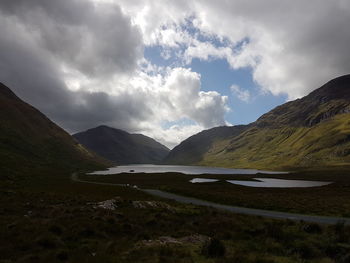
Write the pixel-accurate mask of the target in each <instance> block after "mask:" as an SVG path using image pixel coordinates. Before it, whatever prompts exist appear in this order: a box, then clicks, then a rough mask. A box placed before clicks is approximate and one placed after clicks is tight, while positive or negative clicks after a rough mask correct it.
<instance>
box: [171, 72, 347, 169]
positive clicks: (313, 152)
mask: <svg viewBox="0 0 350 263" xmlns="http://www.w3.org/2000/svg"><path fill="white" fill-rule="evenodd" d="M171 154H172V153H170V155H171ZM183 154H184V155H185V153H183ZM194 163H197V164H202V165H214V166H225V167H246V168H249V167H254V168H265V169H291V168H296V167H318V166H334V165H338V166H339V165H348V164H349V163H350V75H346V76H342V77H339V78H336V79H334V80H331V81H329V82H328V83H326V84H325V85H323V86H322V87H321V88H319V89H317V90H315V91H313V92H311V93H310V94H309V95H307V96H305V97H304V98H301V99H298V100H295V101H291V102H288V103H285V104H283V105H281V106H278V107H276V108H275V109H273V110H271V111H270V112H268V113H266V114H264V115H263V116H261V117H260V118H259V119H258V120H257V121H256V122H254V123H252V124H250V125H249V127H247V129H246V130H243V132H241V133H239V134H237V135H233V136H228V137H225V138H221V139H218V140H215V142H214V143H213V145H212V146H211V147H210V149H209V150H208V151H206V153H205V154H204V156H203V157H202V158H201V161H199V162H194Z"/></svg>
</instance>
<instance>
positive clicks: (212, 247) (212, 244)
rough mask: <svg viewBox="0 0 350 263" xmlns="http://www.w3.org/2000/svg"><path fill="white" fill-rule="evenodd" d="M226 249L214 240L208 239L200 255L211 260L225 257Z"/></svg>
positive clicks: (218, 241)
mask: <svg viewBox="0 0 350 263" xmlns="http://www.w3.org/2000/svg"><path fill="white" fill-rule="evenodd" d="M225 253H226V248H225V245H224V244H223V243H222V242H221V241H220V240H219V239H216V238H212V239H210V240H209V241H208V242H207V243H206V244H205V245H204V246H203V249H202V254H203V255H205V256H207V257H211V258H219V257H223V256H225Z"/></svg>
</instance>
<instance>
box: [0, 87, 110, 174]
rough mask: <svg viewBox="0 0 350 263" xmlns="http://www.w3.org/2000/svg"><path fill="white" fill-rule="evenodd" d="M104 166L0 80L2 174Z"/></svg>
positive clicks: (103, 163)
mask: <svg viewBox="0 0 350 263" xmlns="http://www.w3.org/2000/svg"><path fill="white" fill-rule="evenodd" d="M105 165H106V162H105V161H103V160H102V159H101V158H99V157H96V155H95V154H92V153H90V152H89V151H88V150H86V149H85V148H84V147H83V146H82V145H81V144H79V143H78V142H77V141H76V140H75V139H74V138H73V137H71V136H70V135H69V134H68V133H67V132H65V131H64V130H63V129H61V128H60V127H58V126H57V125H56V124H55V123H53V122H52V121H50V120H49V119H48V118H47V117H46V116H45V115H44V114H42V113H41V112H40V111H38V110H37V109H35V108H34V107H32V106H30V105H29V104H27V103H25V102H23V101H22V100H21V99H19V98H18V97H17V96H16V95H15V94H14V93H13V92H12V91H11V90H10V89H9V88H8V87H6V86H5V85H3V84H1V83H0V169H1V172H0V173H1V174H5V173H7V174H8V173H11V174H13V173H15V172H16V171H17V172H18V171H21V172H22V171H28V170H31V169H36V168H44V167H52V168H55V167H60V168H65V169H75V168H81V167H84V168H88V167H103V166H105Z"/></svg>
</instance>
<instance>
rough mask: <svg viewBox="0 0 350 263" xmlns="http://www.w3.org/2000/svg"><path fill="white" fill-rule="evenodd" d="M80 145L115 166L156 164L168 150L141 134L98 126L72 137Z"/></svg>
mask: <svg viewBox="0 0 350 263" xmlns="http://www.w3.org/2000/svg"><path fill="white" fill-rule="evenodd" d="M73 136H74V137H75V138H76V139H77V140H78V141H79V142H80V143H81V144H83V145H84V146H86V147H87V148H88V149H90V150H92V151H94V152H96V153H97V154H99V155H100V156H102V157H104V158H106V159H108V160H111V161H113V162H115V163H116V164H140V163H158V162H160V161H161V160H163V158H164V157H165V156H166V155H167V154H168V153H169V149H168V148H167V147H165V146H164V145H162V144H160V143H159V142H157V141H155V140H153V139H152V138H149V137H147V136H144V135H142V134H130V133H127V132H125V131H122V130H118V129H114V128H110V127H107V126H99V127H96V128H93V129H90V130H87V131H85V132H80V133H77V134H75V135H73Z"/></svg>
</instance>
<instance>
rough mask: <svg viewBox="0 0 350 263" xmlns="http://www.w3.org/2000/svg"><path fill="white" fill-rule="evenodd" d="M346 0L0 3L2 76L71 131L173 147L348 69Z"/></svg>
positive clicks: (250, 117) (349, 5)
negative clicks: (100, 130)
mask: <svg viewBox="0 0 350 263" xmlns="http://www.w3.org/2000/svg"><path fill="white" fill-rule="evenodd" d="M349 25H350V1H348V0H332V1H329V0H308V1H304V0H294V1H289V0H265V1H261V0H250V1H246V0H232V1H225V0H216V1H212V0H177V1H171V0H60V1H47V0H11V1H10V0H8V1H7V0H5V1H0V32H1V34H0V82H2V83H4V84H5V85H7V86H8V87H10V88H11V89H12V90H13V91H14V92H15V93H16V94H17V95H18V96H20V97H21V98H22V99H23V100H25V101H27V102H28V103H30V104H32V105H33V106H35V107H36V108H38V109H39V110H40V111H42V112H43V113H44V114H46V115H47V116H48V117H49V118H50V119H52V120H53V121H54V122H56V123H57V124H58V125H60V126H61V127H62V128H64V129H65V130H66V131H68V132H69V133H75V132H79V131H83V130H86V129H89V128H93V127H96V126H98V125H108V126H111V127H115V128H119V129H123V130H126V131H128V132H131V133H143V134H145V135H148V136H150V137H152V138H154V139H156V140H158V141H159V142H161V143H163V144H165V145H166V146H168V147H170V148H172V147H174V146H176V145H177V144H178V143H180V142H181V141H182V140H184V139H186V138H187V137H189V136H191V135H193V134H195V133H197V132H200V131H202V130H204V129H209V128H212V127H216V126H222V125H237V124H247V123H250V122H253V121H255V120H256V119H257V118H258V117H259V116H261V115H262V114H264V113H266V112H267V111H269V110H271V109H272V108H274V107H276V106H278V105H280V104H282V103H284V102H286V101H289V100H294V99H297V98H300V97H302V96H305V95H307V94H308V93H309V92H311V91H312V90H314V89H316V88H318V87H320V86H321V85H323V84H324V83H326V82H327V81H329V80H331V79H333V78H335V77H337V76H340V75H344V74H348V73H349V72H350V52H349V42H350V30H349Z"/></svg>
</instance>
